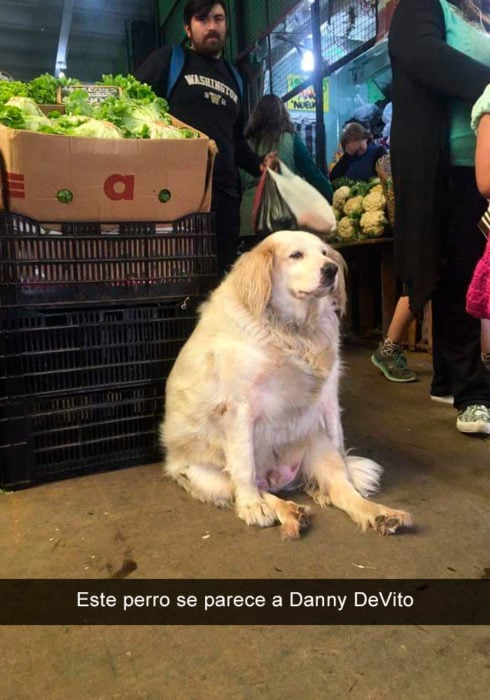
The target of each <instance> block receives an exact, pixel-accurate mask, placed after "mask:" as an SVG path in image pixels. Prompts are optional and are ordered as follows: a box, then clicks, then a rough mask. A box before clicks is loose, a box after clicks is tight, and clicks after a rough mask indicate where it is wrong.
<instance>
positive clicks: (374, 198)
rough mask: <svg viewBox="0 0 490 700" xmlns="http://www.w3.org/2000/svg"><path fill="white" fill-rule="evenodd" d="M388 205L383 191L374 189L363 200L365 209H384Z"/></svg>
mask: <svg viewBox="0 0 490 700" xmlns="http://www.w3.org/2000/svg"><path fill="white" fill-rule="evenodd" d="M385 206H386V199H385V196H384V194H383V193H382V192H375V191H374V189H373V190H371V192H370V193H369V194H367V195H366V196H365V197H364V199H363V202H362V208H363V209H364V211H383V210H384V208H385Z"/></svg>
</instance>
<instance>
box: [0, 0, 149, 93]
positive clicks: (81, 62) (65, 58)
mask: <svg viewBox="0 0 490 700" xmlns="http://www.w3.org/2000/svg"><path fill="white" fill-rule="evenodd" d="M154 7H155V3H154V0H0V47H1V53H0V71H5V72H6V73H8V74H9V75H11V76H12V77H13V78H15V79H17V80H31V79H32V78H34V77H36V76H37V75H40V74H41V73H51V74H54V73H55V71H56V70H58V71H59V70H63V71H64V72H65V73H66V75H68V76H73V77H76V78H79V79H80V80H86V81H90V80H96V79H97V78H98V77H99V76H100V75H101V74H102V73H112V72H114V71H115V70H116V69H117V68H118V66H120V65H121V56H123V57H124V58H123V61H122V62H123V64H124V61H125V56H126V52H127V48H126V46H127V32H128V22H129V21H131V20H149V19H151V17H152V14H153V10H154ZM65 62H66V68H65V67H63V63H65ZM57 64H58V65H57Z"/></svg>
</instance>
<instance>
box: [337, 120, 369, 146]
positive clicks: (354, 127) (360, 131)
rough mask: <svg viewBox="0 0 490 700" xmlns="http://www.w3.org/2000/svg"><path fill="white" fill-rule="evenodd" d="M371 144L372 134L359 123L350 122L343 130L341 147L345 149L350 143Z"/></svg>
mask: <svg viewBox="0 0 490 700" xmlns="http://www.w3.org/2000/svg"><path fill="white" fill-rule="evenodd" d="M364 139H365V140H366V141H367V142H368V143H370V142H371V141H372V140H373V137H372V134H371V132H370V131H368V130H367V129H366V128H365V127H364V126H363V125H362V124H360V123H359V122H349V123H348V124H346V125H345V126H344V128H343V129H342V134H341V135H340V145H341V146H342V148H343V149H345V147H346V146H347V144H348V143H350V141H364Z"/></svg>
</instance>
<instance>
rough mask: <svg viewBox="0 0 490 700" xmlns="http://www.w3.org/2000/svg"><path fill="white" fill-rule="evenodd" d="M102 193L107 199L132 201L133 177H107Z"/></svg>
mask: <svg viewBox="0 0 490 700" xmlns="http://www.w3.org/2000/svg"><path fill="white" fill-rule="evenodd" d="M104 192H105V195H106V197H107V198H108V199H113V200H119V199H134V175H118V174H117V173H115V174H114V175H109V177H108V178H107V180H106V181H105V182H104Z"/></svg>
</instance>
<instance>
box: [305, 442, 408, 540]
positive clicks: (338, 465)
mask: <svg viewBox="0 0 490 700" xmlns="http://www.w3.org/2000/svg"><path fill="white" fill-rule="evenodd" d="M349 461H351V464H350V465H349ZM349 466H350V467H351V469H352V475H351V474H350V472H351V469H350V468H349ZM380 471H381V468H380V467H379V465H377V464H376V462H373V461H372V460H369V459H366V460H364V459H363V458H361V457H355V458H352V457H347V462H346V460H345V458H344V457H343V456H342V455H341V454H340V453H339V452H338V451H337V450H335V449H334V448H333V446H332V443H331V442H330V441H329V440H328V438H327V437H323V436H322V437H319V438H318V439H317V440H316V441H315V444H314V445H313V446H312V448H311V450H310V453H309V455H308V458H307V460H306V464H305V472H306V474H307V479H308V482H309V484H308V486H307V489H306V490H307V493H308V494H309V495H310V496H311V497H312V498H313V499H314V500H315V501H316V502H317V503H319V504H320V505H322V506H325V505H329V504H331V505H333V506H336V507H337V508H340V509H341V510H343V511H344V512H345V513H347V514H348V515H349V516H350V517H351V518H352V520H353V521H354V522H355V523H358V525H360V527H361V529H362V530H363V531H365V530H367V529H368V528H369V527H372V528H373V529H374V530H376V531H377V532H379V533H380V534H382V535H390V534H392V533H394V532H396V530H397V529H398V528H399V527H402V526H407V527H409V526H410V525H411V524H412V518H411V516H410V514H409V513H406V512H405V511H403V510H393V509H392V508H387V507H386V506H384V505H382V504H380V503H374V502H373V501H368V500H367V498H364V496H362V495H361V494H360V493H359V491H358V490H357V488H356V485H357V487H358V488H360V489H361V488H362V489H363V490H364V491H365V492H366V491H368V490H371V491H372V490H373V487H374V485H375V484H376V483H377V480H378V479H379V473H380Z"/></svg>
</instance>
